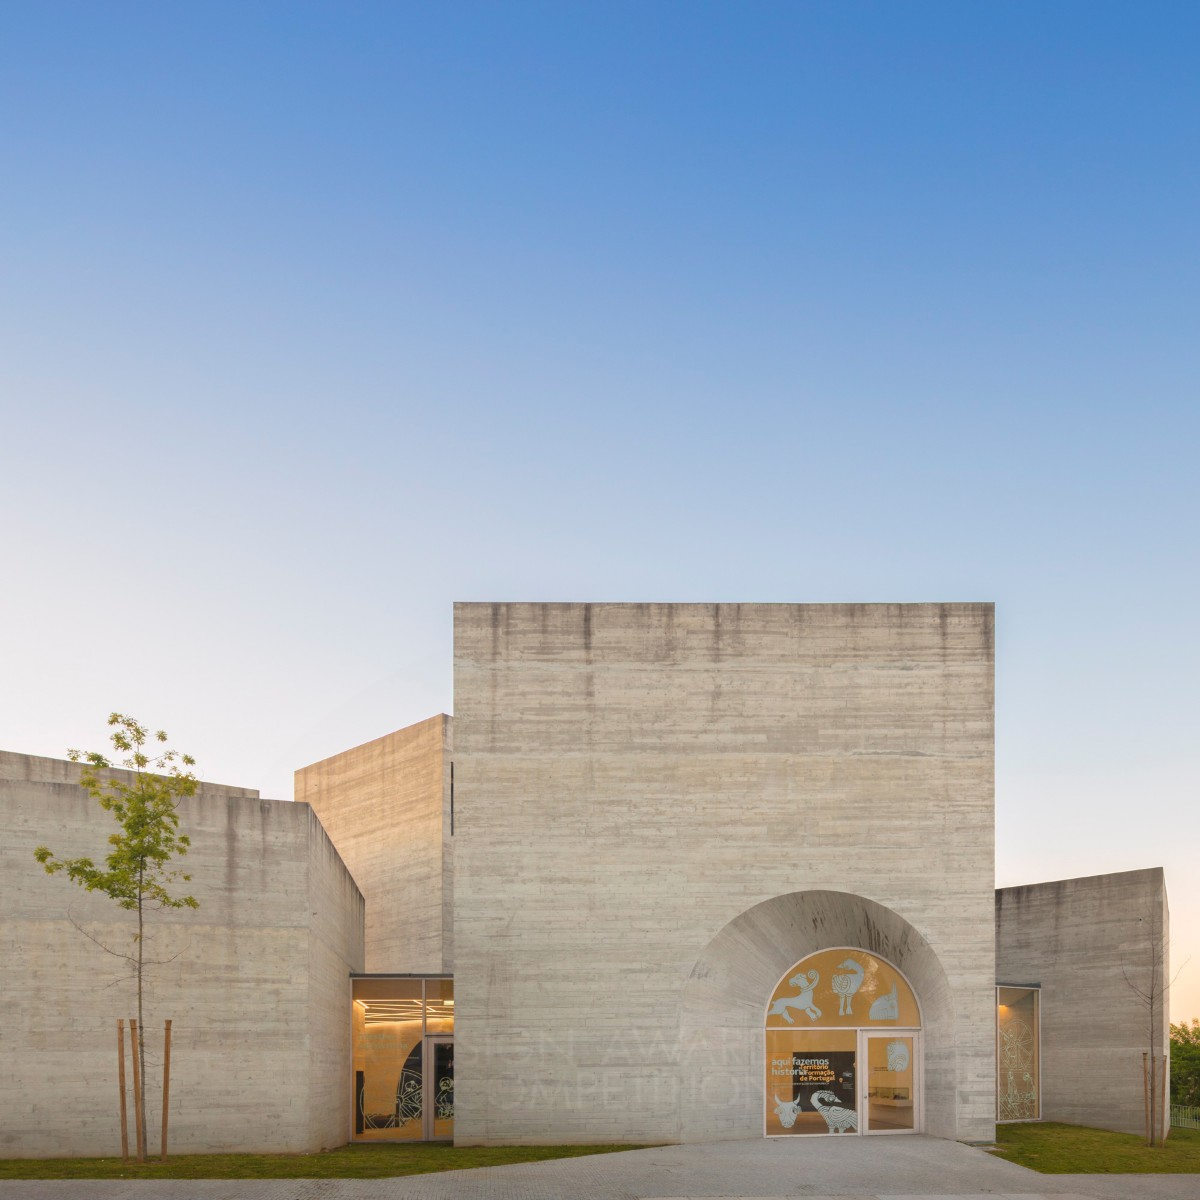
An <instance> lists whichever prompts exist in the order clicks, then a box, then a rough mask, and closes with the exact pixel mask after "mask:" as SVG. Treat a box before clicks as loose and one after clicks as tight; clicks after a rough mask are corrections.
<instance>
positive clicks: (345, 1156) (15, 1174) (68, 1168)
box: [0, 1142, 644, 1190]
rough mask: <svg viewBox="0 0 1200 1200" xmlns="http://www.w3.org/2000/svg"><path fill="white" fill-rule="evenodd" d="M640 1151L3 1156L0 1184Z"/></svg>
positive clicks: (325, 1170) (349, 1149)
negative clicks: (135, 1158)
mask: <svg viewBox="0 0 1200 1200" xmlns="http://www.w3.org/2000/svg"><path fill="white" fill-rule="evenodd" d="M641 1149H644V1147H642V1146H451V1145H448V1144H447V1143H445V1142H410V1143H408V1144H401V1145H390V1144H382V1145H374V1146H370V1145H368V1146H363V1145H357V1146H343V1147H341V1149H339V1150H327V1151H324V1152H323V1153H321V1154H177V1155H175V1156H174V1157H172V1158H171V1159H169V1160H168V1161H167V1162H147V1163H123V1162H121V1160H120V1159H119V1158H25V1159H20V1158H12V1159H0V1179H390V1178H394V1177H395V1176H397V1175H424V1174H428V1173H430V1172H433V1171H462V1170H464V1169H466V1168H468V1167H500V1166H507V1165H508V1164H510V1163H524V1162H545V1161H547V1160H549V1159H554V1158H579V1157H581V1156H583V1155H585V1154H609V1153H619V1152H621V1151H625V1150H641ZM485 1190H486V1189H485Z"/></svg>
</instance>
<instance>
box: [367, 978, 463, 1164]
mask: <svg viewBox="0 0 1200 1200" xmlns="http://www.w3.org/2000/svg"><path fill="white" fill-rule="evenodd" d="M352 989H353V991H352V994H353V1005H352V1010H353V1017H352V1019H353V1047H354V1139H355V1141H384V1142H397V1141H422V1140H426V1139H429V1138H451V1137H453V1136H454V1043H453V1040H452V1038H451V1037H450V1036H449V1035H450V1034H452V1033H453V1031H454V984H453V981H451V980H449V979H401V978H391V979H389V978H377V979H355V980H352Z"/></svg>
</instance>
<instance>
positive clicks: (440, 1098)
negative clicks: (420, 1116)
mask: <svg viewBox="0 0 1200 1200" xmlns="http://www.w3.org/2000/svg"><path fill="white" fill-rule="evenodd" d="M425 1139H426V1141H431V1142H432V1141H437V1142H443V1141H452V1140H453V1139H454V1039H453V1038H451V1037H429V1038H426V1039H425Z"/></svg>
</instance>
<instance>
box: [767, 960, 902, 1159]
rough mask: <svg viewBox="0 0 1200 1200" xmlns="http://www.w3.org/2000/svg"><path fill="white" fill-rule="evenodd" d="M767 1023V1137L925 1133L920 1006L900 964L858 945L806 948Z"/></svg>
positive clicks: (773, 1004) (780, 987) (782, 986)
mask: <svg viewBox="0 0 1200 1200" xmlns="http://www.w3.org/2000/svg"><path fill="white" fill-rule="evenodd" d="M856 1003H857V1006H858V1007H857V1009H856V1008H855V1004H856ZM763 1028H764V1038H765V1050H764V1054H763V1059H764V1067H765V1072H766V1076H765V1078H766V1083H765V1089H764V1098H765V1111H764V1118H763V1128H764V1132H765V1133H766V1135H767V1136H768V1137H794V1136H805V1135H813V1134H843V1133H917V1132H919V1131H920V1129H921V1109H922V1106H921V1089H920V1083H921V1008H920V1004H919V1002H918V1000H917V996H916V994H915V993H914V991H913V988H912V985H911V984H910V983H909V981H908V980H907V979H906V978H905V977H904V973H903V972H902V971H900V970H899V968H897V967H896V966H895V964H894V963H890V962H888V961H887V960H886V959H883V958H880V957H878V956H877V955H874V954H871V953H869V952H868V951H866V950H864V949H862V948H861V947H856V946H834V947H829V948H827V949H824V950H818V951H817V952H815V953H813V954H809V955H806V956H805V957H804V958H802V959H801V960H800V961H799V962H797V963H795V964H794V965H793V966H792V967H791V968H790V969H789V970H788V971H785V972H784V976H783V978H782V979H780V981H779V983H778V984H777V985H776V987H775V990H774V992H773V993H772V994H771V999H770V1002H769V1003H768V1005H767V1010H766V1015H765V1018H764V1021H763Z"/></svg>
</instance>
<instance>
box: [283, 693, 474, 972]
mask: <svg viewBox="0 0 1200 1200" xmlns="http://www.w3.org/2000/svg"><path fill="white" fill-rule="evenodd" d="M450 725H451V722H450V718H449V717H447V716H444V715H443V716H436V717H431V718H430V719H429V720H428V721H421V722H420V723H419V724H417V725H410V726H409V727H408V728H407V729H401V730H399V731H397V732H396V733H390V734H388V735H387V736H386V737H381V738H376V739H375V740H374V741H372V742H367V743H365V744H364V745H362V746H356V747H355V748H354V749H352V750H346V751H345V752H343V753H341V754H335V755H334V756H333V757H332V758H327V759H324V760H322V761H321V762H318V763H313V764H312V765H311V766H308V767H302V768H301V769H300V770H298V771H297V772H296V793H295V794H296V799H297V800H303V801H305V802H306V803H308V804H311V805H312V807H313V811H314V812H315V813H316V814H317V816H318V817H319V818H320V820H321V823H322V825H323V826H324V827H325V829H326V830H328V832H329V836H330V837H331V838H332V839H333V842H334V844H335V845H336V846H337V848H338V851H339V853H340V854H341V856H342V859H343V860H344V861H345V863H346V866H347V867H348V868H349V869H350V873H351V874H352V875H353V876H354V879H355V882H356V883H357V884H358V886H359V887H360V888H361V889H362V892H363V895H364V896H365V897H366V901H367V925H366V963H367V965H366V970H367V971H372V972H388V971H401V972H409V973H416V974H430V975H438V974H441V973H442V972H445V971H450V970H452V969H453V962H454V922H453V911H452V906H453V900H454V856H453V854H452V853H451V841H450V834H451V827H452V817H451V767H450V759H449V743H450Z"/></svg>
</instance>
